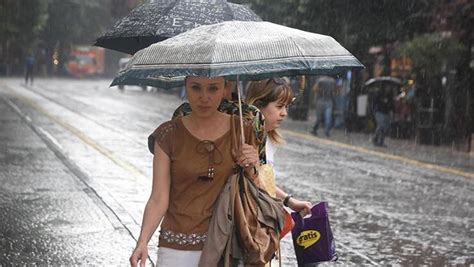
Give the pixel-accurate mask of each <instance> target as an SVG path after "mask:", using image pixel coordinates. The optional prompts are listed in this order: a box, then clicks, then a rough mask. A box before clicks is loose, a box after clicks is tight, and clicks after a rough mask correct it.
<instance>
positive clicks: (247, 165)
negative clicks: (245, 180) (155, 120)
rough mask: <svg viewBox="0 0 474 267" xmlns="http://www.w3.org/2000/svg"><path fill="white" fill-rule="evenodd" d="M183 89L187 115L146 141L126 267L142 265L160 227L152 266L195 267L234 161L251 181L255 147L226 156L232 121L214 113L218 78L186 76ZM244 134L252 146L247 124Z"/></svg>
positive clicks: (221, 86)
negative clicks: (143, 184)
mask: <svg viewBox="0 0 474 267" xmlns="http://www.w3.org/2000/svg"><path fill="white" fill-rule="evenodd" d="M185 84H186V93H187V96H188V100H189V104H190V106H191V109H192V111H191V113H190V114H189V115H187V116H184V117H178V118H176V119H175V120H172V121H168V122H165V123H163V124H162V125H160V126H159V127H158V128H157V129H156V130H155V132H154V133H153V134H152V136H151V137H152V138H151V140H153V141H152V142H151V143H149V145H150V148H152V149H153V151H154V155H155V156H154V159H153V187H152V192H151V196H150V198H149V200H148V202H147V204H146V207H145V212H144V215H143V222H142V228H141V232H140V236H139V238H138V241H137V245H136V248H135V250H134V251H133V253H132V256H131V257H130V263H131V265H132V266H137V265H138V263H140V264H141V265H142V266H144V263H145V261H146V258H147V257H148V250H147V244H148V242H149V240H150V238H151V236H152V235H153V233H154V232H155V230H156V228H157V227H158V225H159V224H160V222H161V234H160V240H159V246H160V248H159V250H158V260H157V266H197V265H198V262H199V258H200V254H201V250H202V246H203V243H204V242H205V241H206V233H207V230H208V225H209V220H210V217H211V214H212V210H213V205H214V203H215V201H216V199H217V197H218V195H219V193H220V191H221V189H222V187H223V186H224V184H225V182H226V178H227V177H229V176H230V175H231V174H232V173H233V167H234V165H235V162H237V164H239V165H240V166H242V167H244V170H245V171H246V172H247V174H248V175H250V176H251V177H252V176H255V175H256V174H255V173H254V166H256V165H258V164H259V159H258V152H257V150H256V148H255V146H252V145H247V144H245V145H243V146H242V149H241V151H240V154H239V155H236V157H233V156H232V153H231V131H232V129H233V127H234V125H235V124H236V123H238V118H237V117H235V116H232V115H228V114H225V113H222V112H219V111H218V110H217V108H218V107H219V104H220V102H221V99H222V97H223V96H224V88H225V80H224V78H223V77H211V78H207V77H187V78H186V81H185ZM244 132H245V135H246V140H248V141H249V142H250V143H252V142H253V143H255V140H256V139H255V136H254V131H253V130H252V127H251V125H250V124H245V125H244ZM155 144H156V145H155Z"/></svg>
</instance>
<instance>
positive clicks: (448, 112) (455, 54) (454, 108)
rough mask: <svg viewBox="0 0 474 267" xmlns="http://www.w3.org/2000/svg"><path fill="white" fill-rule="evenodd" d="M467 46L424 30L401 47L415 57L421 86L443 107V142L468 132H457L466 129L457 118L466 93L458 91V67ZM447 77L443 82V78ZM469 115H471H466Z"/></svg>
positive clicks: (428, 97) (430, 97)
mask: <svg viewBox="0 0 474 267" xmlns="http://www.w3.org/2000/svg"><path fill="white" fill-rule="evenodd" d="M465 50H466V48H465V47H464V46H463V45H462V44H461V43H460V42H459V41H457V40H456V39H454V38H446V37H443V36H442V35H441V34H438V33H433V34H423V35H420V36H416V37H414V38H413V39H412V40H410V41H407V42H405V43H404V44H403V45H402V46H401V47H400V49H399V51H398V53H399V54H400V55H401V56H407V57H409V58H411V59H412V60H413V71H414V73H417V76H416V77H417V84H418V85H419V86H418V87H419V89H418V90H423V92H426V96H427V99H431V101H435V102H436V103H438V104H437V105H436V107H437V108H438V109H439V110H440V113H439V115H438V117H437V120H438V122H439V123H441V124H442V129H441V130H442V136H443V139H444V142H451V141H453V140H454V139H455V138H456V137H457V136H458V137H459V136H461V137H462V136H465V134H466V133H457V132H456V131H457V130H458V129H462V131H464V130H465V129H464V127H463V125H462V124H464V123H465V122H462V121H461V122H460V121H458V120H457V119H456V116H457V115H460V114H462V112H459V111H460V110H459V108H460V107H461V111H462V109H463V107H464V105H465V102H463V101H462V100H463V97H464V96H465V95H464V94H461V95H459V93H458V92H459V91H464V90H457V89H462V88H459V81H458V79H457V76H456V72H455V69H456V68H457V67H458V65H459V64H460V63H461V62H462V61H461V59H462V55H463V54H464V53H465ZM443 81H444V82H443ZM421 100H423V99H421ZM465 119H468V118H465Z"/></svg>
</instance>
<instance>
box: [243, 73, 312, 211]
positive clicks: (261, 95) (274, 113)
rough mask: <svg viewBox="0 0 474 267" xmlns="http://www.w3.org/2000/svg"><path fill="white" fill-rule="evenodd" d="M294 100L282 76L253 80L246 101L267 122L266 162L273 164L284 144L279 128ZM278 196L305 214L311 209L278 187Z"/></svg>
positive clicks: (276, 192) (276, 191) (265, 125)
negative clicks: (277, 150) (276, 154)
mask: <svg viewBox="0 0 474 267" xmlns="http://www.w3.org/2000/svg"><path fill="white" fill-rule="evenodd" d="M292 101H293V90H292V89H291V86H290V85H289V83H288V82H286V81H285V80H284V79H282V78H272V79H266V80H261V81H254V82H251V83H250V85H249V87H248V90H247V95H246V101H245V102H246V103H247V104H249V105H254V106H256V107H257V108H258V109H260V111H261V112H262V114H263V116H264V118H265V122H264V129H265V132H266V133H267V135H268V138H267V140H266V144H265V154H266V163H267V164H268V165H270V166H273V163H274V154H275V152H276V146H277V145H282V144H284V140H283V138H282V137H281V135H280V134H279V133H278V131H277V129H278V128H279V127H280V126H281V123H282V122H283V120H284V119H285V118H286V117H287V115H288V106H289V105H290V104H291V102H292ZM275 194H276V197H278V198H281V199H283V204H285V206H287V207H289V208H291V209H292V210H295V211H301V212H302V214H303V215H305V214H308V213H309V212H310V210H311V206H312V205H311V203H310V202H307V201H301V200H298V199H296V198H294V197H293V196H292V195H290V194H287V193H285V192H284V191H283V190H281V189H280V188H278V187H276V190H275Z"/></svg>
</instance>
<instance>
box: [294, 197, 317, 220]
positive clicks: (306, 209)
mask: <svg viewBox="0 0 474 267" xmlns="http://www.w3.org/2000/svg"><path fill="white" fill-rule="evenodd" d="M312 206H313V205H312V204H311V202H308V201H302V200H298V199H296V198H290V199H289V200H288V207H290V208H291V209H292V210H294V211H299V212H300V214H301V216H302V217H304V216H306V215H308V214H310V213H311V208H312Z"/></svg>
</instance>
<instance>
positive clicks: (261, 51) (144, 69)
mask: <svg viewBox="0 0 474 267" xmlns="http://www.w3.org/2000/svg"><path fill="white" fill-rule="evenodd" d="M357 67H363V65H362V64H361V63H360V62H359V61H358V60H357V59H356V58H355V57H354V56H353V55H352V54H351V53H349V51H347V50H346V49H345V48H344V47H342V46H341V45H340V44H339V43H338V42H337V41H336V40H334V39H333V38H332V37H330V36H326V35H321V34H316V33H310V32H306V31H301V30H297V29H293V28H290V27H285V26H281V25H278V24H274V23H270V22H263V21H260V22H249V21H228V22H222V23H218V24H213V25H206V26H201V27H198V28H195V29H193V30H190V31H187V32H185V33H182V34H180V35H177V36H175V37H173V38H170V39H167V40H165V41H163V42H159V43H156V44H153V45H151V46H149V47H147V48H145V49H143V50H141V51H139V52H137V53H136V54H135V55H134V56H133V57H132V59H131V60H130V62H129V63H128V65H127V66H126V68H125V69H124V70H123V71H121V72H120V73H119V76H118V77H116V78H115V79H114V81H113V83H112V85H119V84H124V85H127V84H129V85H130V84H138V85H150V86H156V87H161V88H170V87H174V86H180V85H182V84H183V77H184V76H208V77H213V76H225V77H227V78H229V79H235V78H236V77H237V76H239V78H240V79H242V80H260V79H264V78H268V77H275V76H290V75H304V74H312V75H321V74H335V73H339V72H341V71H342V70H344V69H348V68H357Z"/></svg>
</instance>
